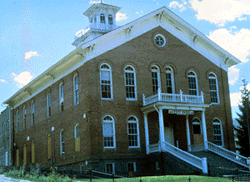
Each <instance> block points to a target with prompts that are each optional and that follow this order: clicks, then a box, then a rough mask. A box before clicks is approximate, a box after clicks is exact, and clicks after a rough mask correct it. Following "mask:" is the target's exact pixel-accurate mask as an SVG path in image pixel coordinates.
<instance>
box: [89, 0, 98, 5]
mask: <svg viewBox="0 0 250 182" xmlns="http://www.w3.org/2000/svg"><path fill="white" fill-rule="evenodd" d="M100 2H101V1H92V0H91V1H89V4H97V3H100Z"/></svg>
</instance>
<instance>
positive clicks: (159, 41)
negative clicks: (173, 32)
mask: <svg viewBox="0 0 250 182" xmlns="http://www.w3.org/2000/svg"><path fill="white" fill-rule="evenodd" d="M154 41H155V44H156V45H157V46H158V47H164V46H165V45H166V43H167V41H166V38H165V37H164V36H163V35H162V34H157V35H155V37H154Z"/></svg>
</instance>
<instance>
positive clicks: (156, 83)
mask: <svg viewBox="0 0 250 182" xmlns="http://www.w3.org/2000/svg"><path fill="white" fill-rule="evenodd" d="M151 71H152V84H153V94H157V92H158V89H160V90H161V79H160V69H159V68H158V67H157V66H155V65H154V66H152V68H151Z"/></svg>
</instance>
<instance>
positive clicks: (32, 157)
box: [31, 141, 35, 164]
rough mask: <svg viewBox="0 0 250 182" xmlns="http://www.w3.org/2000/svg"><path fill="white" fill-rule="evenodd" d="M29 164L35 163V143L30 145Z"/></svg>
mask: <svg viewBox="0 0 250 182" xmlns="http://www.w3.org/2000/svg"><path fill="white" fill-rule="evenodd" d="M31 163H32V164H34V163H35V142H34V141H33V142H32V144H31Z"/></svg>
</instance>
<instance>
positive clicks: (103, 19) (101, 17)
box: [100, 13, 105, 23]
mask: <svg viewBox="0 0 250 182" xmlns="http://www.w3.org/2000/svg"><path fill="white" fill-rule="evenodd" d="M100 22H101V23H105V16H104V14H103V13H102V14H101V15H100Z"/></svg>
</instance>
